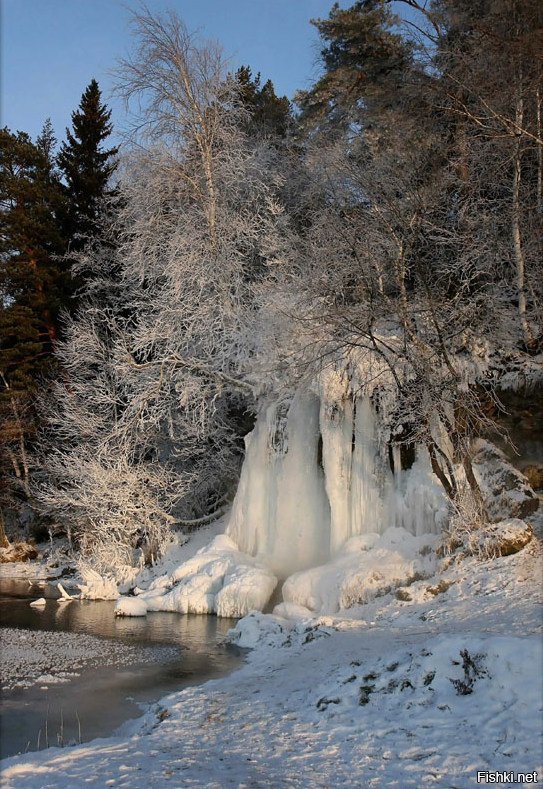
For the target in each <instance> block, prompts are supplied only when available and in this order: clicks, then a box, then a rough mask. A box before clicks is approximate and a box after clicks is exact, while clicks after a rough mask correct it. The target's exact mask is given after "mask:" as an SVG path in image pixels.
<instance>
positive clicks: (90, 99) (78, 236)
mask: <svg viewBox="0 0 543 789" xmlns="http://www.w3.org/2000/svg"><path fill="white" fill-rule="evenodd" d="M110 119H111V110H108V109H107V107H106V105H105V104H103V103H102V99H101V92H100V88H99V87H98V83H97V82H96V80H95V79H93V80H91V82H90V83H89V85H88V87H87V88H86V90H85V92H84V93H83V95H82V97H81V102H80V104H79V108H78V109H77V110H76V111H75V112H73V113H72V127H73V130H72V131H70V129H66V137H67V141H66V142H63V143H62V145H61V148H60V153H59V155H58V165H59V167H60V169H61V171H62V173H63V176H64V179H65V182H66V190H67V195H68V198H69V203H70V207H69V211H68V215H67V221H66V230H67V235H68V236H69V238H70V248H71V249H72V250H75V251H77V250H78V249H81V247H82V246H83V245H84V243H85V240H86V239H87V238H89V237H93V236H95V235H96V234H97V233H99V231H100V228H101V221H100V216H101V214H102V210H103V202H104V200H105V199H106V198H108V197H109V196H111V195H112V194H113V191H112V190H111V189H110V187H109V182H110V179H111V176H112V174H113V173H114V171H115V169H116V167H117V162H116V160H115V157H116V155H117V151H118V148H116V147H113V148H104V146H103V143H104V141H105V140H106V139H107V138H108V137H109V135H110V134H111V131H112V124H111V122H110Z"/></svg>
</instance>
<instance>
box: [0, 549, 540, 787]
mask: <svg viewBox="0 0 543 789" xmlns="http://www.w3.org/2000/svg"><path fill="white" fill-rule="evenodd" d="M541 577H542V558H541V543H540V541H539V539H538V538H534V540H533V541H532V542H531V543H530V544H529V545H528V546H527V547H526V548H524V549H523V550H522V551H520V552H519V553H517V554H514V555H512V556H507V557H501V558H499V559H495V560H489V561H483V562H481V561H477V560H475V559H473V558H471V559H465V560H463V561H462V562H459V563H457V564H453V565H452V566H451V567H450V568H449V569H448V570H447V571H446V572H445V573H443V574H442V575H441V576H440V578H439V581H440V583H439V588H438V587H437V585H434V584H432V581H431V580H426V581H420V582H416V583H414V584H412V585H411V586H410V587H409V597H410V598H411V599H410V600H399V599H397V597H396V596H393V595H388V596H386V597H382V598H379V599H377V600H374V601H373V602H372V603H369V604H367V605H365V606H360V607H358V608H355V609H350V610H349V611H348V612H343V614H344V616H342V617H335V618H321V619H317V620H312V621H309V620H306V621H303V620H293V619H291V620H285V619H281V618H280V617H273V616H269V615H267V616H265V615H262V614H254V615H250V616H249V617H246V618H245V619H244V620H241V622H240V623H238V626H237V628H236V629H235V630H234V632H233V635H232V638H233V640H234V642H236V643H238V644H240V645H246V646H249V645H251V646H253V647H254V649H253V651H252V652H251V653H250V654H249V658H248V661H247V663H246V664H245V665H243V666H242V668H241V669H239V670H238V671H236V672H235V673H234V674H231V675H230V676H228V677H225V678H222V679H219V680H214V681H211V682H208V683H207V684H205V685H203V686H199V687H193V688H187V689H185V690H183V691H181V692H180V693H175V694H173V695H170V696H168V697H166V698H164V699H162V701H161V702H160V704H159V705H157V706H156V707H155V708H154V710H153V711H152V712H150V713H148V714H147V715H146V716H145V717H144V718H142V719H140V720H139V721H137V722H136V723H134V724H131V730H130V732H127V733H125V734H124V735H123V736H120V737H115V738H110V739H107V740H100V741H95V742H92V743H89V744H88V745H86V746H77V747H74V748H64V749H51V750H49V751H46V752H41V753H39V754H27V755H25V756H20V757H16V758H12V759H8V760H6V761H5V762H4V763H3V764H2V768H3V770H2V773H3V783H2V786H4V787H6V789H18V788H19V787H21V789H22V788H23V787H24V788H25V789H26V788H32V789H37V787H42V788H45V787H74V788H75V787H80V786H82V785H85V786H95V787H104V786H108V785H112V786H122V787H126V788H127V789H128V788H129V787H131V788H132V789H136V787H141V786H145V785H147V784H148V783H150V782H152V784H153V786H154V787H161V786H164V787H166V786H175V787H178V786H192V787H210V788H211V787H213V788H214V789H223V787H273V788H274V789H275V787H282V786H285V787H287V786H288V787H300V788H301V787H304V789H305V788H306V787H308V786H311V787H313V786H316V787H332V786H347V787H348V786H352V787H355V786H357V787H359V786H369V787H374V786H375V787H377V786H378V787H390V786H397V787H402V789H403V787H424V786H432V787H443V789H445V787H451V786H455V787H458V788H459V789H464V787H465V788H466V789H467V787H472V786H474V785H475V780H476V773H477V771H478V770H507V771H511V770H513V771H522V772H531V771H533V770H540V771H541V768H542V765H543V758H542V754H541V750H540V744H539V743H540V741H541V740H540V734H541V720H542V718H541V711H542V705H543V698H542V697H543V692H542V688H541V659H542V655H541V636H540V632H541V599H540V598H541ZM151 616H153V615H151ZM159 616H160V615H159ZM540 776H541V774H540ZM542 779H543V776H541V777H540V780H542ZM521 785H522V784H521Z"/></svg>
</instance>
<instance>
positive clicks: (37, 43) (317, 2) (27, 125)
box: [0, 0, 351, 139]
mask: <svg viewBox="0 0 543 789" xmlns="http://www.w3.org/2000/svg"><path fill="white" fill-rule="evenodd" d="M332 3H333V0H148V1H147V5H148V7H149V8H150V10H151V11H160V10H166V9H170V8H171V9H173V10H175V11H176V12H177V13H178V14H179V16H181V18H182V19H183V20H184V21H185V23H186V25H187V27H188V28H189V30H191V31H192V30H198V31H200V32H201V34H202V35H203V37H207V38H215V39H218V40H219V41H220V42H221V43H222V45H223V47H224V50H225V54H226V55H227V56H228V57H230V58H231V62H232V67H233V68H235V67H237V66H238V65H240V64H247V65H249V66H251V68H252V70H253V73H256V72H258V71H260V72H261V73H262V77H263V79H264V80H265V79H268V78H271V79H272V80H273V82H274V84H275V86H276V90H277V92H278V93H279V94H280V95H283V94H286V95H288V96H289V97H292V95H293V94H294V92H295V91H296V90H297V89H299V88H304V87H308V86H309V85H310V84H311V82H312V81H313V79H314V78H315V76H316V75H317V74H318V68H317V66H316V60H317V55H318V51H319V45H318V36H317V33H316V31H315V29H314V28H313V27H312V25H310V24H309V20H310V19H311V18H314V17H326V16H328V12H329V10H330V8H331V6H332ZM340 5H342V6H344V7H347V6H349V5H351V3H349V2H341V3H340ZM130 7H137V6H136V3H135V2H133V1H132V0H126V2H125V0H0V8H1V17H0V20H1V41H0V43H1V49H0V52H1V64H0V65H1V70H0V99H1V109H0V114H1V117H0V125H1V126H8V127H9V128H10V129H12V130H13V131H15V130H21V131H26V132H29V134H31V135H32V137H35V136H36V135H37V134H38V133H39V131H40V129H41V127H42V125H43V122H44V120H45V118H46V117H48V116H49V117H50V118H51V120H52V122H53V127H54V129H55V132H56V135H57V137H59V138H61V139H62V138H63V137H64V130H65V127H66V126H68V125H70V115H71V112H72V111H73V110H74V109H75V108H76V107H77V105H78V104H79V100H80V98H81V94H82V93H83V90H84V89H85V87H86V86H87V85H88V83H89V82H90V80H91V79H92V78H93V77H94V78H96V79H97V80H98V82H99V84H100V87H101V88H102V92H103V95H104V98H105V99H106V101H107V102H108V104H109V106H110V107H112V109H113V112H114V115H113V120H114V122H115V123H116V124H118V125H122V120H123V113H122V108H121V107H120V106H118V105H117V104H116V103H115V102H114V101H112V100H110V98H109V91H110V89H111V87H112V84H113V79H112V76H111V74H110V71H111V69H112V68H114V66H115V62H116V59H117V58H119V57H122V56H123V55H126V54H127V52H128V51H129V49H130V41H131V38H130V31H129V28H128V19H129V17H130V10H129V9H130Z"/></svg>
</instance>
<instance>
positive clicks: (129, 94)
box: [42, 13, 281, 563]
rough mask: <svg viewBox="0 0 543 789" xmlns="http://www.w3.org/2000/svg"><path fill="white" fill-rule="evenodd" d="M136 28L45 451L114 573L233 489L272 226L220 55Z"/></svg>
mask: <svg viewBox="0 0 543 789" xmlns="http://www.w3.org/2000/svg"><path fill="white" fill-rule="evenodd" d="M134 25H135V33H136V47H135V50H134V54H133V56H132V57H131V58H129V59H127V60H126V61H124V62H123V63H122V64H121V67H120V71H119V79H120V82H119V91H120V93H121V94H122V96H123V97H124V98H125V99H126V101H127V105H128V107H129V108H130V107H133V108H135V110H136V116H135V119H134V130H133V135H132V137H131V143H130V146H129V148H128V151H126V152H125V156H124V162H123V168H122V185H121V189H120V196H119V204H120V206H121V208H120V211H119V212H118V214H117V218H116V219H115V221H114V223H113V224H112V226H111V227H110V229H109V240H110V241H111V242H112V243H109V241H108V236H106V237H105V238H104V239H103V240H102V242H99V243H97V244H95V245H91V246H89V247H88V248H87V250H86V251H85V252H84V253H83V254H82V255H81V257H80V262H79V267H80V269H81V270H82V269H84V271H85V281H87V282H88V283H89V285H88V293H89V296H88V302H87V304H86V305H84V306H83V308H82V309H81V311H80V314H79V316H78V317H77V319H76V320H75V321H74V322H72V323H71V324H70V327H69V339H68V340H67V342H66V343H64V345H63V346H62V349H61V351H60V358H61V362H62V364H63V367H64V369H66V370H67V382H63V383H61V384H60V385H59V391H58V393H57V403H58V407H57V410H56V413H53V414H50V421H51V423H52V426H53V430H54V434H55V436H56V439H57V441H58V445H59V449H58V450H57V451H55V452H54V453H53V455H52V457H50V458H49V459H48V460H47V464H48V481H47V482H45V483H44V485H43V487H42V501H43V502H44V505H45V506H47V507H49V508H50V509H51V511H53V512H56V514H57V516H58V515H61V516H62V518H63V520H64V522H66V523H68V522H70V521H72V522H73V523H76V524H77V535H76V536H77V539H78V542H79V544H80V545H83V547H86V548H87V550H88V552H89V554H94V555H95V556H96V555H98V554H100V553H102V555H106V554H107V550H108V548H107V546H109V545H111V544H116V545H117V546H118V547H119V556H121V555H122V557H123V561H124V562H125V563H126V562H129V561H130V560H132V559H133V557H132V556H131V552H132V550H133V549H134V547H135V545H136V544H137V543H138V541H139V542H141V539H142V537H143V538H144V540H145V541H146V542H147V543H148V544H149V545H150V550H151V553H155V552H156V550H157V549H159V548H160V544H161V542H163V539H165V536H166V535H167V534H168V530H169V529H171V528H172V527H173V526H176V525H177V526H180V527H183V526H188V527H190V526H191V525H192V524H193V522H200V521H205V519H206V518H208V517H210V516H212V515H213V514H214V513H216V512H217V511H220V508H221V505H223V504H224V503H225V501H227V499H228V497H229V495H231V494H232V492H233V486H234V485H235V482H236V479H237V472H238V468H239V463H240V459H241V455H242V441H241V436H242V435H243V432H246V431H247V429H248V416H247V413H246V412H247V409H250V408H251V405H252V402H253V389H254V383H255V382H254V381H253V380H252V379H251V375H250V359H251V354H252V348H253V347H254V338H251V336H250V333H249V329H248V327H249V326H251V325H252V318H251V316H252V313H253V312H254V309H255V305H254V298H253V291H254V288H255V286H256V283H257V282H259V281H262V279H263V278H265V276H267V274H266V271H267V268H266V266H267V264H266V261H267V260H268V258H269V257H270V256H273V255H274V254H275V251H274V244H275V241H274V239H275V238H276V236H277V229H276V225H277V221H278V217H280V215H281V211H280V209H279V207H278V203H277V197H276V193H277V190H278V188H279V187H280V184H281V178H280V177H279V176H278V175H277V174H276V170H275V169H274V164H273V157H274V156H275V155H276V154H275V152H274V151H273V150H272V149H267V148H266V147H265V146H264V145H260V144H259V143H258V141H255V140H251V139H250V138H249V137H248V136H247V134H246V133H245V132H244V130H243V129H244V128H246V127H247V123H246V117H245V113H246V110H244V109H243V105H242V102H241V100H240V96H239V83H238V82H236V81H235V80H234V79H232V78H229V77H228V76H227V73H226V70H225V67H224V62H223V60H222V56H221V53H220V49H219V48H218V47H217V46H216V45H214V44H204V45H202V44H200V43H198V42H197V41H196V40H195V39H194V38H193V37H192V36H190V35H189V33H188V32H187V30H186V28H185V27H184V25H183V24H182V22H181V21H180V20H179V19H178V18H177V17H176V16H175V15H173V14H170V15H167V16H165V17H155V16H152V15H150V14H147V13H143V14H138V15H136V16H135V17H134ZM113 241H114V244H113ZM89 272H94V279H89V277H88V273H89ZM76 514H77V518H75V515H76ZM74 518H75V520H74ZM120 561H121V559H120V558H119V562H120Z"/></svg>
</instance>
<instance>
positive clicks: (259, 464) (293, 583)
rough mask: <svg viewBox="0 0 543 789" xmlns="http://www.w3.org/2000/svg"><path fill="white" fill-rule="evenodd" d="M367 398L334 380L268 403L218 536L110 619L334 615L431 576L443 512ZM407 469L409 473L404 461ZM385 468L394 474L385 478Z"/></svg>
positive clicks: (422, 456)
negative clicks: (153, 614) (174, 614)
mask: <svg viewBox="0 0 543 789" xmlns="http://www.w3.org/2000/svg"><path fill="white" fill-rule="evenodd" d="M380 425H381V422H380V419H379V415H378V414H377V412H376V410H375V408H374V406H373V404H372V402H371V400H370V398H369V397H353V396H352V394H351V392H350V391H349V389H348V388H347V387H346V386H344V385H343V384H341V379H340V378H336V379H334V378H330V379H328V380H327V381H325V382H323V381H322V380H321V381H320V383H318V384H316V387H315V389H314V390H311V389H308V388H305V389H303V390H300V391H299V392H297V394H296V395H295V396H294V397H293V398H292V399H289V400H279V401H276V402H271V403H268V405H267V406H266V407H265V408H263V409H262V410H261V412H260V414H259V416H258V419H257V421H256V425H255V427H254V430H253V431H252V433H250V434H249V435H248V436H247V437H246V455H245V461H244V463H243V468H242V472H241V479H240V482H239V486H238V490H237V493H236V497H235V499H234V504H233V507H232V511H231V514H230V519H229V522H228V526H227V529H226V534H223V535H220V536H218V537H216V538H215V539H214V540H213V541H212V542H211V543H210V544H209V545H207V546H206V547H204V548H201V549H200V550H199V551H198V553H197V554H196V555H195V556H193V557H192V558H191V559H189V560H188V561H185V562H184V563H183V564H181V565H180V566H179V567H178V568H177V569H176V570H175V572H173V573H171V574H169V575H166V576H163V577H161V578H159V579H157V580H156V581H154V582H153V584H151V586H150V587H149V589H148V590H147V591H142V592H141V593H140V594H139V595H138V600H137V601H136V602H134V600H133V599H132V600H131V599H126V598H121V600H120V601H119V603H118V606H117V613H119V614H123V615H135V614H138V615H141V614H144V613H146V612H147V611H164V610H165V611H180V612H181V613H187V612H189V613H190V612H192V613H216V614H217V615H218V616H244V615H245V614H247V613H248V612H249V611H251V610H255V609H256V610H259V611H262V610H263V609H264V608H265V607H266V605H268V603H269V600H270V598H271V596H272V594H273V591H274V589H275V587H276V584H277V582H278V580H281V581H284V583H283V584H282V598H283V602H282V603H281V604H280V605H279V606H278V607H277V609H276V613H277V614H278V615H280V616H290V615H291V613H292V612H293V611H294V612H297V613H296V615H300V612H305V613H306V614H307V615H308V616H311V615H312V614H313V613H314V612H321V613H334V612H336V611H338V610H340V609H341V608H346V607H350V606H352V605H356V604H357V603H363V602H366V601H368V600H369V599H371V598H372V597H375V596H376V595H378V594H385V593H386V592H387V591H390V589H392V588H394V587H395V586H398V585H399V584H402V583H408V582H409V581H411V580H414V579H415V578H417V577H425V576H427V575H428V574H431V564H432V559H431V557H430V554H431V553H432V552H431V551H429V550H428V548H429V546H431V545H432V543H433V542H434V541H435V539H436V538H435V537H433V536H432V535H434V534H436V533H438V532H439V531H440V530H441V528H442V526H443V524H444V522H445V521H446V517H447V503H446V500H445V497H444V495H443V492H442V488H441V486H440V484H439V482H438V481H437V480H436V478H435V477H434V475H433V473H432V470H431V465H430V459H429V457H428V455H427V453H426V451H425V450H423V449H419V450H417V451H416V453H411V454H412V457H411V460H412V461H413V462H412V464H411V467H410V468H404V469H402V468H401V467H400V465H401V464H400V460H401V458H400V455H401V453H400V451H399V450H398V449H397V448H396V449H394V448H393V449H392V451H389V446H388V444H387V442H386V439H385V438H384V437H383V436H382V435H381V433H380V429H381V428H380ZM406 465H407V463H406ZM391 466H392V468H391Z"/></svg>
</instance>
